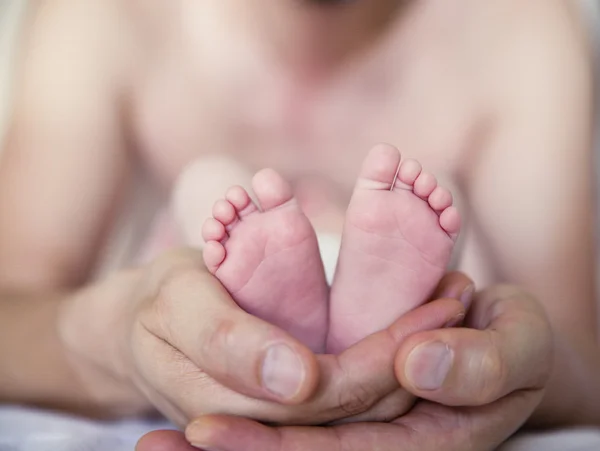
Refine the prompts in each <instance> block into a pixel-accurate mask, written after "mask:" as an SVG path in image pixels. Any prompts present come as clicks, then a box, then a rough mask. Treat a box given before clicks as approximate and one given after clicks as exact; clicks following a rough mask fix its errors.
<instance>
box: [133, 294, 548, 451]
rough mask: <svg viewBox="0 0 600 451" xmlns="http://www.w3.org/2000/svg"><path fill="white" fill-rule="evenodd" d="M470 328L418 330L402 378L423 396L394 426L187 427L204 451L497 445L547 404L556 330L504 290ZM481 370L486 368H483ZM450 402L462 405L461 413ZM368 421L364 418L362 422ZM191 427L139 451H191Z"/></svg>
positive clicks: (211, 421) (479, 304)
mask: <svg viewBox="0 0 600 451" xmlns="http://www.w3.org/2000/svg"><path fill="white" fill-rule="evenodd" d="M465 326H467V327H469V328H470V329H467V328H465V329H445V330H436V331H430V332H422V333H417V334H415V335H412V336H411V337H409V338H407V339H406V340H404V341H402V342H401V343H400V346H399V349H398V352H397V354H396V357H395V370H396V375H397V377H398V380H399V381H400V382H401V383H402V385H403V386H404V387H406V388H407V389H408V390H410V391H411V392H412V393H414V394H415V395H417V396H419V397H422V398H425V399H428V400H430V401H433V402H429V401H419V402H418V403H417V405H416V407H415V408H414V409H413V410H411V411H410V412H409V413H408V414H407V415H405V416H402V417H399V418H397V419H394V420H392V421H390V422H388V423H360V422H359V423H352V424H341V425H336V426H333V427H332V428H323V427H321V428H318V427H317V428H307V427H279V428H269V427H268V426H264V425H261V424H259V423H254V422H251V421H249V420H245V419H240V418H236V417H223V416H208V417H203V418H200V419H198V420H197V421H195V422H193V423H191V424H190V425H189V426H188V428H187V430H186V433H185V437H186V439H187V440H188V442H189V443H192V444H193V445H194V446H195V447H197V448H200V449H218V450H223V451H238V450H249V451H253V450H257V451H258V450H265V451H271V450H273V451H275V450H278V451H281V450H284V451H288V450H290V451H291V450H302V449H314V450H321V449H322V450H326V449H344V450H357V451H358V450H364V449H378V450H382V451H387V450H389V451H393V450H397V449H398V443H402V444H403V448H402V449H406V450H409V451H412V450H415V451H417V450H418V451H436V450H439V449H441V448H443V449H447V450H449V451H462V450H464V449H465V447H466V446H467V444H468V446H469V447H470V449H475V450H493V449H495V448H496V447H497V446H498V445H499V444H500V443H502V442H503V441H504V440H506V439H507V438H508V437H509V436H510V435H511V434H512V433H514V431H515V430H516V429H517V428H519V427H520V426H521V425H522V424H523V423H524V422H525V421H526V420H527V418H528V416H529V415H530V414H531V413H532V412H533V410H534V409H535V408H536V406H537V405H538V403H539V402H540V401H541V399H542V396H543V393H544V386H545V383H546V381H547V379H548V377H549V375H550V371H551V362H552V336H551V330H550V327H549V324H548V322H547V320H546V317H545V314H544V312H543V309H542V308H541V307H540V305H539V304H538V303H537V302H536V301H535V300H534V299H533V298H532V297H531V296H529V295H528V294H527V293H524V292H522V291H520V290H518V289H517V288H515V287H511V286H499V287H497V288H494V289H490V290H487V291H485V292H483V293H480V294H479V295H478V296H476V298H475V299H474V301H473V307H472V309H471V312H470V314H469V315H468V316H467V318H466V321H465ZM432 343H434V344H442V345H443V347H444V348H447V349H448V351H449V352H451V353H452V354H453V359H452V365H451V369H450V371H449V372H448V375H447V376H446V378H445V379H444V380H443V383H442V384H441V387H440V388H439V389H437V390H423V389H420V388H418V387H419V381H423V380H427V379H428V377H427V376H428V375H429V374H431V372H432V371H434V369H435V367H436V366H437V365H438V361H437V360H433V361H432V359H427V353H425V355H423V354H420V355H419V354H418V353H419V352H422V351H423V349H424V347H426V346H428V345H431V344H432ZM475 369H477V370H476V371H475ZM436 403H441V404H445V405H446V406H461V408H460V409H458V408H453V407H446V406H444V405H440V404H436ZM357 418H358V419H359V421H360V420H367V418H361V417H356V418H354V419H357ZM183 437H184V436H183V434H182V433H173V432H155V433H152V434H149V435H148V436H146V437H144V438H143V439H142V440H141V441H140V442H139V444H138V447H137V450H138V451H162V450H164V451H167V450H170V451H187V450H192V449H195V448H192V447H190V446H189V445H187V444H186V442H185V440H184V439H183Z"/></svg>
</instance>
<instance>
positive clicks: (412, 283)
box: [327, 145, 460, 353]
mask: <svg viewBox="0 0 600 451" xmlns="http://www.w3.org/2000/svg"><path fill="white" fill-rule="evenodd" d="M459 229H460V216H459V214H458V211H457V210H456V208H455V207H453V206H452V195H451V194H450V192H449V191H448V190H446V189H445V188H442V187H440V186H438V184H437V181H436V179H435V177H434V176H433V175H431V174H429V173H427V172H424V171H423V170H422V168H421V165H420V164H419V163H418V162H417V161H415V160H404V161H402V162H401V157H400V153H399V152H398V150H397V149H395V148H394V147H391V146H387V145H381V146H377V147H375V148H374V149H373V150H372V151H371V152H370V153H369V155H368V156H367V158H366V160H365V162H364V163H363V167H362V170H361V174H360V177H359V179H358V181H357V183H356V187H355V190H354V194H353V196H352V200H351V201H350V206H349V208H348V212H347V214H346V223H345V225H344V234H343V238H342V248H341V251H340V258H339V262H338V267H337V271H336V275H335V279H334V282H333V286H332V287H331V296H330V323H329V336H328V339H327V351H328V352H331V353H338V352H341V351H343V350H344V349H346V348H347V347H349V346H351V345H353V344H354V343H356V342H358V341H359V340H361V339H362V338H364V337H365V336H367V335H370V334H372V333H374V332H377V331H379V330H381V329H383V328H385V327H387V326H389V325H390V324H391V323H392V322H394V321H395V320H396V319H398V318H399V317H400V316H401V315H403V314H404V313H406V312H408V311H410V310H412V309H414V308H415V307H417V306H419V305H421V304H422V303H424V302H425V301H426V300H427V298H428V297H429V295H430V294H431V293H432V291H433V289H434V288H435V287H436V286H437V284H438V282H439V281H440V279H441V278H442V276H443V275H444V273H445V271H446V268H447V265H448V263H449V261H450V257H451V254H452V249H453V247H454V243H455V241H456V238H457V236H458V233H459Z"/></svg>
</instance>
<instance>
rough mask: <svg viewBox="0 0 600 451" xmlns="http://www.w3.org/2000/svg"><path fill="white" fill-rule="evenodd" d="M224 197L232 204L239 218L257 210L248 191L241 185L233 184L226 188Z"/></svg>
mask: <svg viewBox="0 0 600 451" xmlns="http://www.w3.org/2000/svg"><path fill="white" fill-rule="evenodd" d="M225 199H227V201H229V202H230V203H231V205H233V207H234V208H235V210H236V212H237V215H238V216H239V217H240V218H243V217H244V216H248V215H249V214H252V213H255V212H257V211H258V208H256V205H254V202H252V199H251V198H250V195H249V194H248V192H247V191H246V190H245V189H244V188H242V187H241V186H233V187H231V188H229V190H227V193H226V194H225Z"/></svg>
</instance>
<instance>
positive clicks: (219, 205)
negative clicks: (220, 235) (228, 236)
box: [212, 199, 237, 225]
mask: <svg viewBox="0 0 600 451" xmlns="http://www.w3.org/2000/svg"><path fill="white" fill-rule="evenodd" d="M212 214H213V217H214V218H215V219H216V220H217V221H219V222H221V223H222V224H223V225H229V224H231V223H232V222H233V221H235V220H236V219H237V213H236V211H235V207H234V206H233V205H232V204H231V202H229V201H226V200H224V199H220V200H218V201H216V202H215V205H214V206H213V210H212Z"/></svg>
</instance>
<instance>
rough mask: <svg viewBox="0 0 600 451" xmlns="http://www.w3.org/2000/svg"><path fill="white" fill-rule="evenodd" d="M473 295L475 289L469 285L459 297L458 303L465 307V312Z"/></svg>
mask: <svg viewBox="0 0 600 451" xmlns="http://www.w3.org/2000/svg"><path fill="white" fill-rule="evenodd" d="M474 293H475V287H474V286H473V285H469V286H468V287H467V288H465V291H463V292H462V294H461V295H460V302H462V304H463V305H464V306H465V310H469V308H470V307H471V303H472V302H473V294H474Z"/></svg>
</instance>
